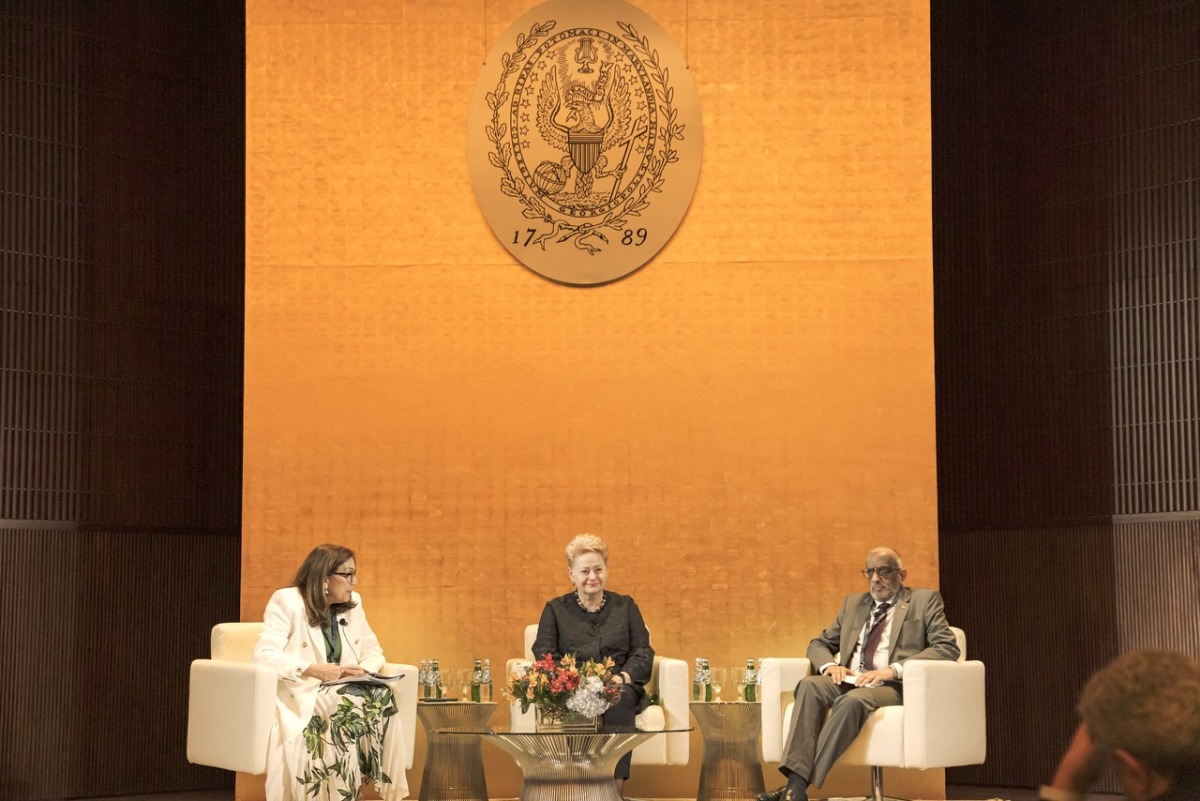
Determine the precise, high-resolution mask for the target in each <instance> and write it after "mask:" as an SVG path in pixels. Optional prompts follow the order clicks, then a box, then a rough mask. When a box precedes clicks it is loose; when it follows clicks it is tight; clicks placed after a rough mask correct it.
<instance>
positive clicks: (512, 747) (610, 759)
mask: <svg viewBox="0 0 1200 801" xmlns="http://www.w3.org/2000/svg"><path fill="white" fill-rule="evenodd" d="M685 731H691V729H669V730H666V731H641V730H640V729H605V730H604V731H596V732H558V731H555V732H531V731H530V732H511V731H503V730H494V729H478V730H476V731H465V730H438V732H437V733H438V734H446V735H449V736H459V737H467V736H470V737H478V738H480V739H482V740H483V741H485V742H489V743H492V744H493V745H495V746H496V747H497V748H500V749H502V750H503V751H506V752H508V754H509V756H511V757H512V758H513V759H514V760H516V763H517V765H518V766H519V767H520V768H521V774H522V776H523V777H524V780H523V781H522V782H521V801H621V796H620V795H619V794H618V793H617V785H616V782H614V781H613V771H614V770H615V769H616V766H617V760H619V759H620V758H621V756H622V755H623V754H625V752H626V751H631V750H633V749H634V748H635V747H637V746H638V745H639V744H640V743H643V742H645V741H646V740H649V739H650V738H651V737H654V736H656V735H659V734H673V733H675V732H685Z"/></svg>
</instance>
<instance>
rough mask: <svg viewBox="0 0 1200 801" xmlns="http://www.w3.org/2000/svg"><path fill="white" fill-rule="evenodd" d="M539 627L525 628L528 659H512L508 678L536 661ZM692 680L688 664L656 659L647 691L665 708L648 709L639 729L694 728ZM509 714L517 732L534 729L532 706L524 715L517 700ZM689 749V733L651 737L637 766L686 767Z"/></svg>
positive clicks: (635, 759)
mask: <svg viewBox="0 0 1200 801" xmlns="http://www.w3.org/2000/svg"><path fill="white" fill-rule="evenodd" d="M537 628H538V627H537V624H536V623H535V624H533V625H530V626H526V627H525V658H524V659H510V660H508V664H507V666H506V667H507V674H506V675H511V674H512V672H513V670H515V669H517V668H521V667H526V666H528V665H529V664H530V663H531V662H532V661H533V641H534V638H536V637H537ZM691 680H692V679H691V675H690V674H689V673H688V665H687V662H685V661H683V660H682V659H670V658H668V657H665V656H655V657H654V667H653V668H652V670H651V673H650V681H649V683H647V684H646V690H647V692H653V693H657V694H658V697H659V698H660V699H662V705H661V706H657V705H655V706H650V707H647V708H646V709H645V710H644V711H643V712H642V713H641V714H639V715H638V716H637V719H636V721H635V724H636V725H637V727H638V728H639V729H641V730H642V731H665V730H667V729H687V728H688V727H689V726H691V722H690V719H689V717H688V714H689V710H688V701H689V694H690V692H691ZM509 711H510V713H511V714H512V730H513V731H533V730H534V712H533V708H532V707H530V708H529V711H527V712H525V713H523V714H522V712H521V705H520V704H519V703H517V702H515V701H514V702H512V703H511V705H510V708H509ZM688 749H689V734H688V732H686V731H683V732H678V733H676V734H664V735H662V736H660V737H651V738H650V739H649V740H647V741H646V742H644V743H642V744H641V745H639V746H638V747H637V748H635V749H633V764H634V765H686V764H687V761H688Z"/></svg>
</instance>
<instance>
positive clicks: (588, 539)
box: [563, 534, 608, 567]
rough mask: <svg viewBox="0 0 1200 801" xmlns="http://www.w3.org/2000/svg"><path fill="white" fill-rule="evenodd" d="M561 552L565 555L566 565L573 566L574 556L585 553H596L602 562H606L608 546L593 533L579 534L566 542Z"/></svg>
mask: <svg viewBox="0 0 1200 801" xmlns="http://www.w3.org/2000/svg"><path fill="white" fill-rule="evenodd" d="M563 553H565V554H566V556H567V567H575V557H577V556H583V555H584V554H585V553H598V554H600V558H601V559H603V560H604V564H606V565H607V564H608V546H607V545H605V544H604V540H602V539H600V538H599V537H597V536H596V535H595V534H580V535H579V536H578V537H576V538H575V539H573V540H571V541H570V542H568V543H567V549H566V550H565V551H564V552H563Z"/></svg>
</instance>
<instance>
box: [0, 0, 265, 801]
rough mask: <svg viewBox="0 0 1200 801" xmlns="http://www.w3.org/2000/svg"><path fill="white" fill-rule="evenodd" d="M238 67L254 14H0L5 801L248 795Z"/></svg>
mask: <svg viewBox="0 0 1200 801" xmlns="http://www.w3.org/2000/svg"><path fill="white" fill-rule="evenodd" d="M243 69H244V7H243V6H242V4H240V3H227V4H220V6H219V7H208V6H201V5H196V4H191V3H175V2H171V3H161V4H145V3H92V2H78V1H77V0H46V2H37V3H32V2H23V3H4V4H0V256H2V261H0V600H2V601H3V603H4V608H5V610H7V614H5V615H4V616H3V618H2V619H0V708H2V709H3V710H4V714H3V715H0V799H5V800H7V799H21V800H22V801H33V800H34V799H51V798H54V799H57V798H69V797H81V796H86V797H91V796H100V795H110V794H129V793H149V792H162V791H170V790H182V789H198V788H204V787H225V786H229V785H230V783H231V777H230V776H229V775H228V774H226V773H224V772H221V771H215V770H209V769H202V768H197V767H194V766H191V765H188V764H187V762H186V758H185V751H184V737H185V732H186V697H187V665H188V663H189V662H190V660H191V659H193V658H195V657H198V656H203V655H206V654H207V651H208V632H209V629H210V628H211V626H212V625H213V623H215V622H217V621H219V620H235V619H237V616H238V598H239V587H238V582H239V565H240V552H239V551H240V547H239V546H240V515H241V397H242V389H241V379H242V349H243V346H242V318H243V303H244V301H243V285H244V279H243V275H244V266H243V262H244V257H243V240H244V200H243V198H244V164H243V162H244V156H243V154H244V143H243V129H244V97H245V92H244V75H243Z"/></svg>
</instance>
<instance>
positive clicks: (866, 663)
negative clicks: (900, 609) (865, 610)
mask: <svg viewBox="0 0 1200 801" xmlns="http://www.w3.org/2000/svg"><path fill="white" fill-rule="evenodd" d="M891 606H892V605H891V604H890V603H887V602H884V603H881V604H880V605H879V606H877V607H875V619H874V620H872V621H871V631H870V632H868V633H867V642H866V644H865V645H863V652H862V659H860V660H859V661H860V662H861V664H862V669H863V670H864V671H865V670H874V669H875V651H876V649H878V648H879V638H880V637H882V636H883V630H884V629H885V628H887V611H888V609H889V608H891Z"/></svg>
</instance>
